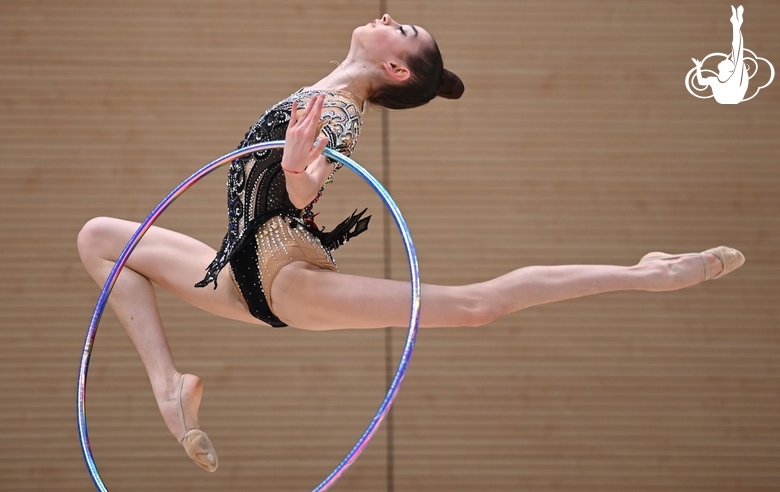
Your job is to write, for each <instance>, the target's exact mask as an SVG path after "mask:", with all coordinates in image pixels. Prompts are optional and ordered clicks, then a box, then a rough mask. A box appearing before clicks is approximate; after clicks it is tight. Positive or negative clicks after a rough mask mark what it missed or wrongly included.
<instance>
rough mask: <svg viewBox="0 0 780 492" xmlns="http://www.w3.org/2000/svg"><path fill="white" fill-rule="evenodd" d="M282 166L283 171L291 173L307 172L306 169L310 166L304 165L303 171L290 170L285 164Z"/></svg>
mask: <svg viewBox="0 0 780 492" xmlns="http://www.w3.org/2000/svg"><path fill="white" fill-rule="evenodd" d="M281 168H282V171H284V172H286V173H290V174H303V173H305V172H306V169H308V168H309V166H306V167H304V168H303V171H290V170H289V169H285V168H284V166H281Z"/></svg>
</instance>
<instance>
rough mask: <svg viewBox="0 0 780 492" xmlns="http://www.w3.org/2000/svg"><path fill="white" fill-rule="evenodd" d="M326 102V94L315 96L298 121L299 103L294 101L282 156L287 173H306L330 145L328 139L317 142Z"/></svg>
mask: <svg viewBox="0 0 780 492" xmlns="http://www.w3.org/2000/svg"><path fill="white" fill-rule="evenodd" d="M324 102H325V95H324V94H318V95H316V96H314V97H313V98H312V99H311V100H310V101H309V104H308V105H307V106H306V109H305V110H304V111H303V114H302V115H301V116H300V119H298V103H297V101H293V103H292V110H291V111H290V124H289V125H288V126H287V134H286V136H285V144H284V153H283V156H282V168H283V169H284V170H285V171H286V172H287V173H289V174H300V173H303V172H304V171H306V170H307V168H308V167H309V166H310V165H311V164H312V163H314V162H315V161H317V160H318V158H319V157H320V155H321V154H322V152H323V151H324V150H325V146H326V145H328V138H327V137H322V138H321V139H319V140H317V136H318V134H319V127H320V117H321V116H322V105H323V103H324Z"/></svg>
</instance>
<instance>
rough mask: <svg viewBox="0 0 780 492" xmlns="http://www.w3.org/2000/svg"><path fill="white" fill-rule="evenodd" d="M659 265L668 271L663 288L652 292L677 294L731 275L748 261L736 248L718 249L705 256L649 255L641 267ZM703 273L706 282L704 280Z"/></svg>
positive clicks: (713, 249) (694, 254)
mask: <svg viewBox="0 0 780 492" xmlns="http://www.w3.org/2000/svg"><path fill="white" fill-rule="evenodd" d="M651 262H652V263H655V264H656V265H658V266H659V267H662V268H663V269H664V272H663V273H664V275H662V278H665V279H667V280H665V281H664V282H663V284H664V285H663V286H661V287H660V288H654V289H650V290H677V289H682V288H684V287H689V286H691V285H695V284H698V283H700V282H704V281H706V280H713V279H717V278H720V277H723V276H724V275H727V274H729V273H731V272H733V271H734V270H736V269H737V268H739V267H741V266H742V264H743V263H745V257H744V256H743V255H742V253H741V252H739V251H738V250H736V249H734V248H728V247H726V246H718V247H717V248H711V249H708V250H707V251H703V252H701V253H683V254H679V255H669V254H666V253H648V254H646V255H645V256H644V257H642V259H641V260H640V261H639V264H640V265H642V264H645V265H648V264H649V263H651ZM702 273H703V274H704V275H703V278H702Z"/></svg>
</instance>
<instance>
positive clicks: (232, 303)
mask: <svg viewBox="0 0 780 492" xmlns="http://www.w3.org/2000/svg"><path fill="white" fill-rule="evenodd" d="M138 226H139V224H137V223H135V222H128V221H125V220H120V219H113V218H107V217H99V218H96V219H92V220H90V221H89V222H88V223H87V224H86V225H85V226H84V227H83V228H82V230H81V232H80V233H79V236H78V249H79V255H80V256H81V261H82V262H83V263H84V267H85V268H86V270H87V272H88V273H89V274H90V276H91V277H92V278H93V279H94V280H95V282H96V283H97V284H98V285H99V286H101V287H102V286H103V284H104V283H105V280H106V278H107V277H108V275H109V273H110V272H111V269H112V268H113V266H114V263H115V262H116V259H117V258H118V257H119V255H120V254H121V252H122V250H123V249H124V247H125V245H126V244H127V242H128V240H129V239H130V237H131V236H132V235H133V233H135V231H136V230H137V228H138ZM215 253H216V252H215V251H214V250H213V249H212V248H210V247H209V246H207V245H206V244H203V243H202V242H200V241H197V240H195V239H193V238H190V237H188V236H185V235H183V234H179V233H176V232H173V231H169V230H166V229H162V228H159V227H152V228H150V229H149V231H147V233H146V234H145V235H144V237H143V238H142V239H141V241H140V242H139V243H138V245H137V246H136V249H135V250H134V251H133V253H132V254H131V255H130V257H129V258H128V261H127V263H126V264H125V268H124V269H123V270H122V272H121V273H120V275H119V278H118V279H117V281H116V283H115V285H114V288H113V290H112V292H111V296H110V297H109V305H110V306H111V308H112V310H113V311H114V313H115V314H116V316H117V318H118V319H119V322H120V323H121V324H122V326H123V327H124V328H125V330H126V331H127V333H128V335H129V336H130V339H131V340H132V342H133V345H134V346H135V348H136V350H137V351H138V354H139V356H140V357H141V361H142V362H143V364H144V367H145V368H146V372H147V374H148V375H149V380H150V381H151V383H152V389H153V390H154V394H155V397H156V399H157V404H158V406H159V407H160V411H161V413H162V414H163V418H164V419H165V422H166V424H167V425H168V428H169V429H170V431H171V433H172V434H173V435H174V436H178V435H179V434H181V432H183V431H184V429H181V424H180V422H179V419H178V401H176V398H175V395H176V383H177V382H178V381H179V372H178V371H177V370H176V367H175V365H174V362H173V357H172V355H171V351H170V348H169V346H168V341H167V338H166V336H165V330H164V328H163V324H162V320H161V319H160V314H159V311H158V308H157V299H156V296H155V292H154V286H153V285H152V282H154V283H156V284H158V285H160V286H162V287H163V288H165V289H167V290H169V291H171V292H172V293H173V294H175V295H176V296H178V297H180V298H181V299H183V300H185V301H186V302H188V303H190V304H192V305H194V306H197V307H199V308H201V309H204V310H206V311H209V312H211V313H214V314H217V315H220V316H224V317H227V318H232V319H238V320H242V321H248V322H257V323H259V321H258V320H256V319H255V318H254V317H252V316H251V314H249V311H248V309H247V308H246V305H245V304H244V303H243V299H242V298H241V297H240V295H239V294H238V292H237V290H236V288H235V285H234V284H233V282H232V279H230V277H229V273H228V272H227V271H223V272H222V274H220V278H219V287H218V288H217V289H216V290H214V289H213V288H211V287H208V288H204V289H198V288H195V287H193V286H194V284H195V283H196V282H198V281H199V280H200V278H201V276H202V272H203V271H204V269H205V267H206V266H208V264H209V263H210V262H211V260H212V259H213V257H214V255H215ZM201 393H202V385H201V382H200V380H199V379H198V378H197V377H194V376H193V377H188V378H186V380H185V386H184V388H183V390H182V403H183V405H182V406H183V408H184V409H185V426H186V427H187V428H193V427H195V426H196V425H197V407H198V405H199V404H200V398H201Z"/></svg>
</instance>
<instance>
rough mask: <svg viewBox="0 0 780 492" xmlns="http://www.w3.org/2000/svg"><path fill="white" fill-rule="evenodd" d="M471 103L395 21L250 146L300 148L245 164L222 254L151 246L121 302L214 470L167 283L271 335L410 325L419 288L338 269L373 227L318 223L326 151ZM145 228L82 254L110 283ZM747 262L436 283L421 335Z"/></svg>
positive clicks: (356, 46) (676, 259)
mask: <svg viewBox="0 0 780 492" xmlns="http://www.w3.org/2000/svg"><path fill="white" fill-rule="evenodd" d="M463 91H464V86H463V83H462V81H461V80H460V78H458V76H457V75H455V74H453V73H452V72H450V71H448V70H446V69H444V67H443V62H442V57H441V53H440V52H439V48H438V46H437V44H436V42H435V41H434V39H433V37H432V36H431V34H430V33H429V32H428V31H426V30H425V29H423V28H421V27H419V26H415V25H409V24H399V23H397V22H396V21H395V20H393V19H392V18H391V17H390V16H389V15H384V16H382V18H381V19H376V20H374V21H373V22H370V23H368V24H367V25H365V26H361V27H358V28H357V29H355V30H354V32H353V33H352V39H351V43H350V48H349V53H348V54H347V57H346V59H345V60H344V61H343V62H342V63H341V64H339V65H338V66H337V67H336V68H335V69H334V70H333V71H332V72H331V73H330V74H329V75H327V76H325V77H324V78H323V79H322V80H320V81H319V82H317V83H315V84H314V85H311V86H309V87H305V88H303V89H301V90H299V91H298V92H296V93H294V94H293V95H291V96H290V97H288V98H287V99H284V100H283V101H281V102H280V103H278V104H276V105H275V106H273V107H272V108H271V109H269V110H268V111H267V112H266V113H265V114H264V115H263V116H262V117H261V118H260V119H259V120H258V121H257V123H255V124H254V125H253V126H252V127H251V128H250V130H249V132H248V133H247V134H246V136H245V138H244V140H243V141H242V142H241V144H240V146H239V147H240V148H241V147H246V146H248V145H253V144H256V143H259V142H263V141H270V140H280V139H285V140H286V144H285V148H284V150H283V151H282V150H279V149H277V150H267V151H260V152H256V153H254V154H249V155H247V156H245V157H241V158H238V159H236V160H235V161H233V162H232V163H231V165H230V169H229V171H228V186H227V188H228V190H227V194H228V229H227V233H226V235H225V238H224V240H223V242H222V245H221V247H220V249H219V251H215V250H214V249H212V248H211V247H209V246H208V245H206V244H204V243H202V242H200V241H198V240H196V239H193V238H191V237H188V236H185V235H182V234H179V233H176V232H173V231H170V230H166V229H162V228H159V227H152V228H151V229H150V230H149V231H148V232H147V233H146V235H145V236H144V237H143V239H142V240H141V241H140V243H139V244H138V246H137V247H136V249H135V251H134V252H133V254H132V255H131V256H130V257H129V259H128V261H127V263H126V265H125V269H124V270H123V271H122V273H121V274H120V275H119V278H118V280H117V282H116V284H115V286H114V289H113V293H112V295H111V297H110V299H109V304H110V306H111V308H112V309H113V311H114V313H115V314H116V316H117V318H118V319H119V321H120V323H121V324H122V326H124V328H125V330H126V331H127V333H128V335H129V336H130V339H131V340H132V342H133V344H134V345H135V348H136V350H137V351H138V354H139V355H140V357H141V360H142V362H143V364H144V367H145V368H146V372H147V374H148V375H149V379H150V381H151V384H152V389H153V392H154V396H155V398H156V400H157V405H158V407H159V409H160V412H161V413H162V416H163V419H164V420H165V423H166V424H167V426H168V429H169V430H170V431H171V433H172V434H173V435H174V436H175V437H177V438H178V440H179V442H180V443H181V444H182V445H183V446H184V448H185V450H186V451H187V454H188V455H189V456H190V457H191V458H192V459H193V460H194V461H195V462H196V463H197V464H198V465H200V466H201V467H202V468H204V469H206V470H208V471H214V470H216V468H217V465H218V460H217V454H216V451H214V448H213V446H212V445H211V442H210V441H209V439H208V437H207V436H206V434H205V433H204V432H203V431H201V430H199V427H198V407H199V405H200V401H201V397H202V394H203V385H202V382H201V380H200V379H199V378H198V377H197V376H195V375H192V374H184V373H181V372H179V371H178V370H177V368H176V366H175V364H174V361H173V357H172V355H171V351H170V349H169V346H168V342H167V339H166V336H165V331H164V329H163V324H162V321H161V319H160V314H159V311H158V308H157V303H156V298H155V293H154V288H153V284H157V285H160V286H162V287H163V288H165V289H167V290H168V291H170V292H172V293H173V294H175V295H176V296H178V297H180V298H181V299H183V300H184V301H186V302H188V303H190V304H192V305H194V306H196V307H198V308H201V309H203V310H205V311H208V312H210V313H213V314H216V315H218V316H224V317H226V318H230V319H235V320H240V321H246V322H249V323H255V324H258V325H263V326H273V327H283V326H288V325H289V326H293V327H296V328H301V329H305V330H336V329H347V328H381V327H388V326H406V324H407V322H408V316H409V305H410V300H411V292H410V288H409V284H408V282H402V281H394V280H386V279H375V278H365V277H357V276H352V275H346V274H343V273H339V272H338V270H337V268H336V265H335V263H334V261H333V257H332V255H331V252H332V251H333V250H334V249H335V248H336V247H338V246H340V245H341V244H343V243H344V242H345V241H346V240H348V239H350V238H351V237H353V236H355V235H357V234H359V233H361V232H363V231H364V230H365V229H366V228H367V224H368V217H363V213H362V212H361V213H355V214H352V216H351V217H348V218H347V219H346V220H344V221H343V222H342V223H341V224H339V225H338V226H337V227H335V228H334V229H333V231H331V232H327V233H326V232H323V231H322V230H320V228H319V227H318V226H317V225H316V224H315V222H314V213H313V211H312V207H313V205H314V204H315V203H316V202H317V201H318V200H319V199H320V197H321V195H322V192H323V190H324V186H325V184H327V183H329V182H330V181H331V180H332V178H333V174H334V173H335V172H336V170H337V169H338V168H339V167H340V165H338V163H335V161H331V160H330V159H328V158H326V157H325V156H323V155H322V152H323V149H324V148H325V147H326V146H328V147H330V148H334V149H336V150H338V151H339V152H341V153H343V154H345V155H349V154H350V153H351V152H352V151H353V150H354V147H355V143H356V142H357V139H358V135H359V133H360V127H361V116H362V114H363V111H364V110H365V108H366V106H367V104H369V103H371V104H375V105H377V106H381V107H385V108H389V109H407V108H413V107H417V106H421V105H423V104H425V103H427V102H429V101H430V100H432V99H433V98H435V97H437V96H440V97H444V98H448V99H458V98H459V97H460V96H461V95H462V94H463ZM137 228H138V224H137V223H134V222H128V221H124V220H120V219H115V218H107V217H98V218H94V219H92V220H90V221H89V222H87V223H86V224H85V225H84V227H83V228H82V230H81V231H80V233H79V236H78V249H79V254H80V256H81V260H82V262H83V263H84V267H85V268H86V270H87V272H88V273H89V275H90V276H91V277H92V278H93V279H94V280H95V282H97V283H98V285H103V283H104V282H105V280H106V278H107V277H108V275H109V273H110V271H111V269H112V267H113V265H114V262H115V261H116V260H117V258H118V256H119V255H120V253H121V252H122V250H123V248H124V246H125V244H126V243H127V242H128V240H129V238H130V237H131V236H132V235H133V233H134V232H135V231H136V229H137ZM743 262H744V257H743V256H742V254H741V253H740V252H739V251H736V250H734V249H731V248H726V247H724V246H720V247H718V248H713V249H710V250H707V251H705V252H703V253H687V254H681V255H666V254H663V253H649V254H647V255H645V256H644V257H643V258H642V259H641V260H640V261H639V262H638V263H637V264H636V265H633V266H611V265H561V266H529V267H524V268H519V269H517V270H513V271H510V272H509V273H507V274H505V275H502V276H500V277H497V278H494V279H491V280H487V281H485V282H480V283H476V284H471V285H462V286H439V285H423V286H422V304H421V306H422V309H421V319H420V326H423V327H455V326H480V325H484V324H486V323H490V322H491V321H493V320H495V319H497V318H500V317H502V316H504V315H507V314H509V313H513V312H515V311H519V310H521V309H525V308H528V307H531V306H538V305H540V304H546V303H550V302H556V301H561V300H564V299H573V298H576V297H582V296H588V295H593V294H599V293H602V292H614V291H620V290H644V291H667V290H676V289H682V288H685V287H689V286H692V285H696V284H698V283H700V282H703V281H705V280H708V279H713V278H719V277H722V276H723V275H725V274H727V273H729V272H730V271H732V270H734V269H736V268H738V267H739V266H740V265H742V263H743ZM225 267H228V268H225ZM204 268H206V275H205V277H203V271H204ZM212 284H213V286H212ZM206 286H208V288H204V287H206Z"/></svg>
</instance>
